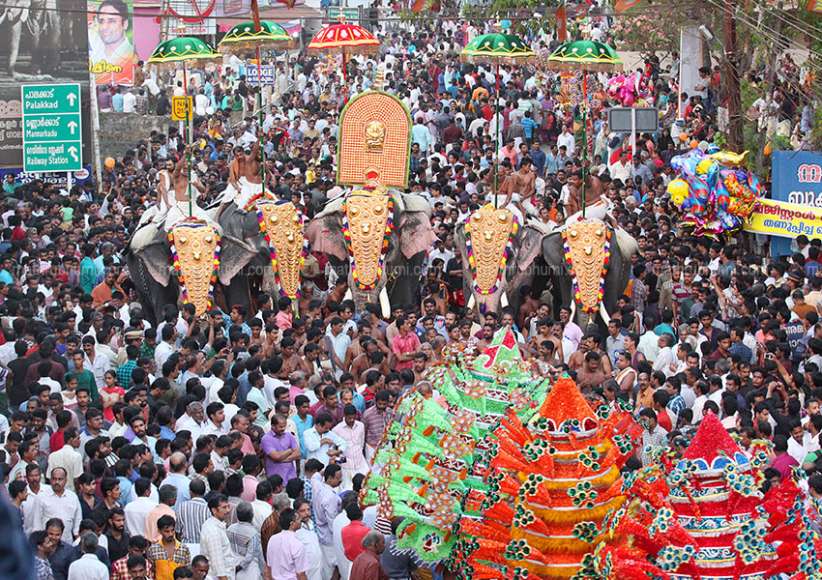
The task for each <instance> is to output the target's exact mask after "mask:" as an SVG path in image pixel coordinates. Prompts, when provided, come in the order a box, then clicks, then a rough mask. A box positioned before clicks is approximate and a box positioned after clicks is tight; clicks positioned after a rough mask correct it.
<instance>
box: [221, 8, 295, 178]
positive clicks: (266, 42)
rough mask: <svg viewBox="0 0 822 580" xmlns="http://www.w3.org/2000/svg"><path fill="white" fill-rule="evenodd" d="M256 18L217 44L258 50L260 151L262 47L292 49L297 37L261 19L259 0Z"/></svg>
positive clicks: (227, 49)
mask: <svg viewBox="0 0 822 580" xmlns="http://www.w3.org/2000/svg"><path fill="white" fill-rule="evenodd" d="M251 8H252V10H251V11H252V15H253V16H254V19H253V20H250V21H248V22H241V23H240V24H237V25H236V26H234V27H232V28H231V30H229V31H228V32H227V33H226V35H225V36H224V37H223V39H222V40H221V41H220V44H218V45H217V50H219V51H220V52H224V53H226V54H236V55H238V56H244V55H246V54H248V53H249V52H252V51H253V52H254V53H255V54H256V57H257V86H258V91H257V98H258V99H259V101H258V110H259V116H260V151H261V152H262V151H263V150H264V149H265V142H264V140H265V137H264V136H263V133H262V128H263V68H262V64H263V63H262V57H261V56H260V50H262V49H264V48H266V49H271V48H291V47H292V46H294V40H293V39H292V38H291V35H290V34H288V32H287V31H286V29H285V28H283V27H282V26H280V25H279V24H277V23H276V22H270V21H268V20H260V14H259V7H258V5H257V2H252V7H251ZM262 155H263V162H262V163H260V178H261V179H262V184H263V190H265V153H262Z"/></svg>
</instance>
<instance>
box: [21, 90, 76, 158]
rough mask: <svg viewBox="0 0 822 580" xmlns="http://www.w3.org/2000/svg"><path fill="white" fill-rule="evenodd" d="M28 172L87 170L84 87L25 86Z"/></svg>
mask: <svg viewBox="0 0 822 580" xmlns="http://www.w3.org/2000/svg"><path fill="white" fill-rule="evenodd" d="M21 100H22V105H23V169H24V171H27V172H28V171H37V172H45V171H79V170H81V169H82V168H83V125H82V116H81V113H80V111H81V103H80V84H79V83H70V84H47V85H23V86H22V87H21Z"/></svg>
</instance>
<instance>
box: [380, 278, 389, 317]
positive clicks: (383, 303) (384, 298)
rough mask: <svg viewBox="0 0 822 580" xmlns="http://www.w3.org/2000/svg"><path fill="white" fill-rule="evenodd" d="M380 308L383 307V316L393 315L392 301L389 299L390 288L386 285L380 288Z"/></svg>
mask: <svg viewBox="0 0 822 580" xmlns="http://www.w3.org/2000/svg"><path fill="white" fill-rule="evenodd" d="M380 308H381V309H382V316H383V318H388V317H389V316H391V301H390V300H389V299H388V290H387V289H386V287H385V286H383V287H382V290H380Z"/></svg>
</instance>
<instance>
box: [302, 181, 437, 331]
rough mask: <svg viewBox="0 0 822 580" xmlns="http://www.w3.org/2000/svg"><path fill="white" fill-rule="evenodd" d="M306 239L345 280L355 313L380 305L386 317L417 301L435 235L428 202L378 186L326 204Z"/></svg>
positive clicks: (308, 230)
mask: <svg viewBox="0 0 822 580" xmlns="http://www.w3.org/2000/svg"><path fill="white" fill-rule="evenodd" d="M306 237H307V238H308V240H309V242H310V245H311V250H312V251H314V252H320V253H324V254H326V255H327V256H328V258H329V262H330V263H331V266H332V267H333V268H334V269H335V271H336V272H337V273H338V274H339V275H340V276H344V277H347V280H348V288H349V292H351V294H352V296H353V299H354V304H355V306H356V308H357V310H358V311H361V310H362V309H363V307H364V306H365V304H367V303H377V302H378V301H379V304H380V307H381V309H382V311H383V313H384V314H385V315H386V316H387V315H388V312H389V311H390V306H391V305H404V306H405V305H410V304H415V303H416V302H417V294H418V292H419V287H420V279H421V273H422V268H423V264H424V261H425V258H426V255H427V252H428V250H429V249H430V248H431V247H432V246H433V243H434V239H435V238H436V235H435V234H434V231H433V229H432V228H431V206H430V204H429V203H428V201H427V200H426V199H424V198H422V197H420V196H418V195H414V194H403V193H400V192H398V191H395V190H386V189H384V188H381V187H377V188H375V189H355V190H353V191H351V192H349V193H347V194H346V195H344V196H341V197H338V198H335V199H332V200H331V201H329V202H328V203H327V204H326V206H325V208H324V209H323V210H322V211H321V212H320V213H318V214H317V215H316V216H315V217H314V219H312V220H311V222H310V223H309V224H308V226H307V228H306Z"/></svg>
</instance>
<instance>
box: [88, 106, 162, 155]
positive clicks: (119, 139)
mask: <svg viewBox="0 0 822 580" xmlns="http://www.w3.org/2000/svg"><path fill="white" fill-rule="evenodd" d="M176 124H177V123H175V122H173V121H172V120H171V119H170V118H169V117H158V116H155V115H137V114H135V113H100V154H101V155H102V156H103V157H104V158H105V157H116V158H118V159H119V158H121V157H122V156H123V154H124V153H125V152H126V151H128V150H129V149H133V148H134V147H135V146H136V145H137V143H138V142H140V141H143V140H145V139H148V137H149V135H150V134H151V132H152V131H159V132H161V133H166V134H168V128H169V127H170V126H172V125H176Z"/></svg>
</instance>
